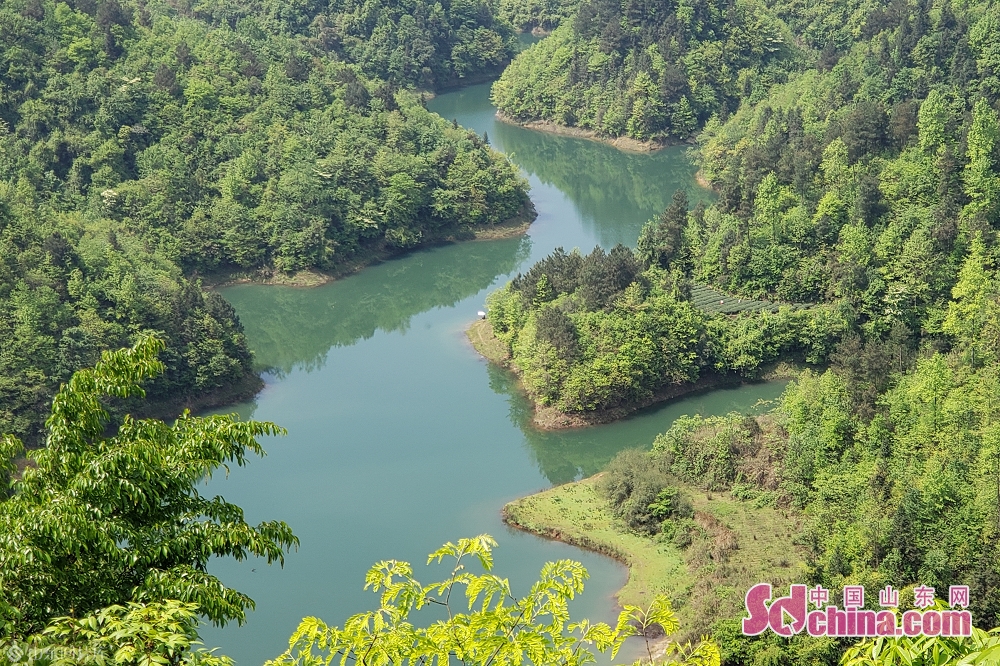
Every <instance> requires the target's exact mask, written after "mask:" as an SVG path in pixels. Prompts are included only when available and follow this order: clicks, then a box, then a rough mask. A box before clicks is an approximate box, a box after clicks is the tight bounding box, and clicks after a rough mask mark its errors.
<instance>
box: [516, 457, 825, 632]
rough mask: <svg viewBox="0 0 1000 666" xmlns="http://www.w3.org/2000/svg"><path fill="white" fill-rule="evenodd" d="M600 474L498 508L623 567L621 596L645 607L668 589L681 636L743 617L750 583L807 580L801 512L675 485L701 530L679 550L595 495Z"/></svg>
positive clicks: (782, 583)
mask: <svg viewBox="0 0 1000 666" xmlns="http://www.w3.org/2000/svg"><path fill="white" fill-rule="evenodd" d="M599 478H600V475H597V476H593V477H590V478H588V479H584V480H582V481H578V482H575V483H567V484H565V485H562V486H557V487H555V488H552V489H550V490H547V491H544V492H541V493H537V494H535V495H530V496H528V497H525V498H522V499H519V500H516V501H514V502H511V503H510V504H508V505H507V506H506V507H504V514H505V516H506V518H507V520H508V522H509V523H511V524H513V525H515V526H517V527H520V528H522V529H525V530H527V531H530V532H534V533H536V534H541V535H543V536H548V537H551V538H554V539H558V540H560V541H564V542H567V543H572V544H574V545H577V546H581V547H584V548H588V549H590V550H594V551H597V552H601V553H604V554H607V555H610V556H612V557H614V558H615V559H617V560H619V561H621V562H623V563H625V564H626V565H628V567H629V578H628V582H627V583H626V585H625V586H624V587H623V588H622V589H621V590H620V591H619V592H618V600H619V602H620V603H622V604H638V605H643V604H647V603H649V601H650V600H651V599H652V597H653V596H654V595H656V594H666V595H667V596H668V597H669V598H670V600H671V602H672V604H673V606H674V608H675V610H677V612H678V615H679V619H680V620H681V627H682V631H683V632H684V635H682V636H681V639H682V640H686V639H687V638H697V637H698V635H700V634H703V633H705V632H707V630H708V627H709V625H710V624H711V623H712V622H713V621H715V620H718V619H722V618H727V617H741V616H742V614H743V598H744V595H745V594H746V591H747V589H749V587H751V586H752V585H754V584H755V583H758V582H762V581H765V582H770V583H772V584H774V585H776V586H779V589H780V588H781V587H783V586H787V585H788V584H789V583H793V582H803V581H804V580H805V575H806V565H805V559H804V552H803V550H802V549H801V548H800V547H798V546H796V545H794V544H793V541H794V540H795V537H796V535H798V534H800V533H801V531H802V524H803V517H802V516H801V515H800V514H797V513H795V512H791V511H788V510H783V509H777V508H773V507H768V506H764V507H761V506H756V505H755V504H754V503H753V502H743V501H740V500H737V499H735V498H733V497H732V496H731V495H730V494H729V493H718V492H712V493H707V492H705V491H702V490H700V489H696V488H694V487H691V486H687V485H684V484H680V483H678V484H677V485H678V486H680V487H681V488H682V489H684V491H686V493H687V494H688V496H689V497H690V499H691V501H692V504H693V505H694V508H695V512H696V514H695V522H696V523H697V524H698V525H699V526H700V528H701V529H700V530H699V534H700V535H699V536H698V537H697V538H696V539H695V541H694V542H693V543H692V544H691V545H690V546H688V547H686V548H683V549H682V548H678V547H677V546H675V545H674V544H673V543H672V542H670V541H664V540H662V539H660V538H657V537H646V536H640V535H638V534H635V533H633V532H630V531H629V530H628V529H627V528H625V526H624V525H623V524H622V523H620V522H619V521H617V520H616V519H615V518H614V517H613V516H612V515H611V511H610V506H609V505H608V503H607V501H606V500H605V499H604V498H603V497H602V496H601V494H600V492H599V489H598V484H599ZM734 538H735V549H733V548H732V543H733V539H734ZM725 543H728V544H730V545H729V546H725V545H723V544H725Z"/></svg>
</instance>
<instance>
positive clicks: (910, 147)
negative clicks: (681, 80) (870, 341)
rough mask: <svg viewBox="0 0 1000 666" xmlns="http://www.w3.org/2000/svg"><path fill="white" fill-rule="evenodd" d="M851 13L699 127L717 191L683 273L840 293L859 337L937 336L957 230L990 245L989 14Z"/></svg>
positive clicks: (947, 9) (914, 9)
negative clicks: (733, 109) (761, 93)
mask: <svg viewBox="0 0 1000 666" xmlns="http://www.w3.org/2000/svg"><path fill="white" fill-rule="evenodd" d="M830 11H831V12H833V10H832V9H831V10H830ZM831 16H833V14H831ZM831 20H832V19H831ZM854 21H855V23H856V24H857V25H858V27H859V28H860V37H859V38H856V39H852V40H851V41H848V42H846V43H845V42H844V41H843V37H842V36H841V34H840V32H839V31H833V32H832V33H831V36H830V37H829V40H830V41H829V42H828V43H829V44H833V45H835V46H836V57H835V58H832V59H827V60H823V59H822V58H820V62H819V63H818V64H817V65H816V67H815V68H813V69H811V70H809V71H806V72H803V73H801V74H798V75H796V76H794V77H792V79H791V80H790V81H789V82H788V83H786V84H783V85H779V86H775V87H774V88H773V89H772V90H771V92H770V93H769V94H768V96H767V97H766V98H765V99H763V100H761V101H760V102H758V103H756V104H747V105H745V106H744V107H742V108H741V109H740V110H739V111H738V112H737V113H736V114H734V116H733V117H732V118H730V119H729V120H728V121H727V122H725V123H715V122H713V123H711V124H710V125H709V126H708V127H707V128H706V131H705V132H704V133H703V135H702V137H701V139H700V142H701V146H700V150H699V151H698V156H699V161H700V165H701V167H702V171H703V173H704V174H705V175H706V177H707V178H708V179H709V180H710V181H711V182H712V184H713V186H714V187H715V188H716V189H717V191H718V192H719V201H718V204H717V206H715V207H713V208H712V209H710V210H709V211H708V212H707V213H706V215H705V216H704V217H702V218H700V219H697V220H695V224H694V225H693V226H692V228H691V229H689V234H688V237H689V240H690V245H691V248H692V252H691V255H692V256H693V257H694V260H693V263H694V274H695V276H696V277H697V278H698V279H699V280H702V281H706V282H710V283H713V284H714V285H716V286H718V287H720V288H723V289H727V290H730V291H732V292H735V293H738V294H742V295H746V296H752V295H756V296H759V297H767V296H770V297H772V298H779V299H784V300H792V301H804V300H810V301H817V300H828V301H831V300H836V301H841V302H843V303H846V304H848V305H849V307H850V308H851V310H852V311H853V312H855V313H856V317H857V320H858V323H859V325H860V326H861V327H862V328H863V329H864V330H865V331H866V333H867V334H868V335H869V337H874V338H879V339H884V337H885V336H886V335H887V334H888V333H889V332H890V331H891V329H892V328H893V326H894V325H896V324H903V325H905V326H906V327H908V328H909V329H910V330H913V331H923V332H924V333H927V334H939V333H940V332H941V326H942V321H943V317H944V312H945V308H946V306H947V303H948V300H949V298H950V296H951V288H952V286H953V285H954V284H955V281H956V279H957V274H958V270H959V267H960V266H961V265H962V261H963V259H964V257H965V256H966V255H967V254H968V252H969V248H970V243H971V242H972V241H973V239H974V238H976V237H981V238H982V240H983V242H984V243H985V244H986V248H987V250H988V252H993V250H992V249H991V248H993V247H994V246H995V238H994V231H993V229H994V226H995V225H996V223H997V221H998V219H1000V217H998V216H1000V209H998V201H997V197H998V194H997V193H998V191H1000V190H997V185H996V183H997V182H998V181H997V179H998V177H1000V175H998V174H1000V172H998V170H997V166H998V164H1000V163H998V157H1000V153H998V133H1000V123H998V114H997V111H996V105H997V100H998V95H1000V87H998V84H997V81H998V79H997V74H996V72H997V71H998V70H997V67H998V61H997V58H996V55H995V51H996V34H997V28H998V26H1000V12H998V10H997V8H996V7H995V6H993V5H989V6H987V5H985V4H981V3H973V4H972V5H970V6H968V7H964V8H960V7H957V6H954V5H952V4H951V3H945V2H942V3H930V2H927V3H923V2H919V3H908V2H902V1H897V2H893V3H891V4H890V5H888V6H887V7H883V8H875V7H874V6H872V7H868V8H866V9H863V10H859V12H858V13H857V14H856V15H855V19H854ZM824 39H825V38H824ZM821 41H822V40H821ZM824 48H825V47H824ZM820 55H822V54H820Z"/></svg>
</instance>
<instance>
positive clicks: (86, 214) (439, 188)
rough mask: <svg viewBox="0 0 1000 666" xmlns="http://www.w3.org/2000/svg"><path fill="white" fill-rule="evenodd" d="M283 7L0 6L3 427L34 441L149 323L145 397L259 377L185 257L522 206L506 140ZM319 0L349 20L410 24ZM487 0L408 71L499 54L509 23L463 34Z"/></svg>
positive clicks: (358, 234)
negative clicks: (55, 412) (150, 358)
mask: <svg viewBox="0 0 1000 666" xmlns="http://www.w3.org/2000/svg"><path fill="white" fill-rule="evenodd" d="M296 7H297V6H296ZM292 9H293V7H292V6H291V5H287V4H284V3H264V4H261V5H260V6H258V5H255V4H252V3H251V4H233V3H221V2H220V3H206V4H202V5H198V6H197V7H192V6H189V5H187V4H183V3H182V4H171V3H165V2H137V3H128V2H120V1H119V0H103V1H101V2H92V1H90V0H79V1H78V2H75V3H73V4H66V3H62V2H51V1H47V0H12V1H11V2H5V3H3V6H2V7H0V72H2V75H3V79H2V84H3V85H2V87H0V199H2V208H0V242H2V243H3V245H4V251H3V254H2V258H0V263H2V266H3V268H2V271H3V272H2V273H0V386H2V389H0V391H2V393H0V398H2V399H0V431H2V432H13V433H16V434H18V435H21V436H24V437H26V438H27V439H28V440H29V442H32V443H33V442H34V436H35V434H36V433H37V432H38V428H39V426H40V423H41V420H42V416H41V414H42V412H41V411H40V410H41V408H42V406H44V405H45V404H46V403H47V402H48V400H49V399H50V398H51V396H52V394H53V391H54V390H55V389H56V388H57V387H58V385H59V383H60V382H63V381H65V380H67V379H68V378H69V375H70V374H71V373H72V371H73V370H75V369H78V368H80V367H83V366H84V365H87V364H90V363H93V362H94V361H95V360H96V358H97V353H98V351H99V350H101V349H107V348H115V347H119V346H122V345H125V344H127V343H128V342H129V341H130V340H131V339H132V338H133V336H134V335H135V334H136V333H138V332H139V331H142V330H147V329H152V330H158V331H161V333H162V335H163V336H164V338H165V340H166V341H167V343H168V347H167V351H166V352H165V356H164V360H165V361H166V363H167V368H168V369H167V372H166V373H165V375H164V376H163V378H161V379H159V380H158V384H157V386H156V387H155V388H154V389H153V392H152V393H151V396H155V397H157V398H164V397H168V396H182V395H183V396H187V397H188V398H190V397H193V396H195V395H198V394H202V395H204V394H206V393H207V392H212V391H218V390H220V389H227V390H232V389H234V388H235V387H239V386H241V385H242V386H243V393H244V394H245V393H246V392H247V391H252V390H254V389H255V388H256V384H255V383H254V382H255V381H256V380H254V378H253V374H252V369H251V365H252V363H251V360H250V355H249V352H248V350H247V348H246V343H245V341H244V339H243V336H242V331H241V327H240V325H239V322H238V321H237V319H236V317H235V314H234V312H233V311H232V309H231V308H229V307H228V305H226V304H225V303H224V302H222V301H221V299H220V298H219V297H217V296H212V295H208V294H206V293H205V292H203V291H202V289H201V287H200V286H199V285H198V284H197V282H196V281H193V277H194V276H196V275H198V274H205V273H222V274H225V273H226V272H228V271H233V270H243V271H254V270H258V269H260V270H265V271H283V272H294V271H297V270H301V269H307V268H315V269H320V270H335V269H336V268H337V267H338V266H341V265H344V264H345V263H347V262H350V261H354V262H355V263H357V262H358V261H364V259H365V257H369V256H377V255H385V254H391V253H393V252H398V251H403V250H405V249H407V248H411V247H414V246H416V245H419V244H420V243H422V242H424V241H426V240H429V239H435V238H441V237H443V236H446V235H449V234H455V233H456V232H459V231H461V230H468V229H475V228H477V227H482V226H489V225H493V224H496V223H499V222H503V221H506V220H508V219H509V218H512V217H513V216H515V215H517V214H518V213H519V211H521V210H522V207H523V206H524V205H525V204H526V201H527V197H526V193H525V190H526V184H525V183H524V182H523V181H522V180H521V178H520V177H519V176H518V174H517V171H516V169H515V168H514V167H513V166H512V165H511V164H510V163H509V162H508V161H507V160H506V158H504V157H503V156H501V155H499V154H498V153H496V152H494V151H492V150H491V149H490V148H489V147H488V146H487V145H486V144H484V143H483V141H481V140H480V138H479V137H478V136H476V135H474V134H472V133H469V132H467V131H466V130H464V129H461V128H458V127H452V126H451V123H448V122H446V121H444V120H442V119H441V118H439V117H437V116H434V115H432V114H430V113H428V112H427V111H426V110H425V109H424V108H423V107H422V106H421V104H420V100H419V97H418V96H415V95H414V94H412V93H410V92H406V91H405V90H403V89H401V88H400V87H399V86H400V85H401V84H415V83H417V82H418V81H417V80H416V79H415V78H413V77H412V76H411V74H413V71H415V70H412V68H411V69H407V70H406V72H403V73H400V72H402V70H400V72H396V71H395V70H393V69H392V67H390V66H389V65H387V64H386V63H384V62H382V61H381V60H379V58H380V57H381V56H378V57H376V55H377V54H376V55H372V54H368V55H365V54H363V53H360V52H357V53H355V52H354V51H352V50H351V49H353V48H354V47H353V46H350V44H351V43H352V42H350V41H349V40H348V41H346V42H345V41H343V40H340V41H338V40H337V39H334V38H333V37H331V36H330V35H332V34H333V33H330V32H329V31H327V32H324V30H327V29H326V28H323V29H321V26H323V25H326V23H324V21H327V19H324V18H323V16H327V14H323V16H321V15H320V11H319V7H315V8H312V9H311V10H309V11H312V12H313V13H312V14H309V12H308V11H306V8H300V9H302V11H301V13H296V12H295V11H292ZM368 9H371V8H370V7H369V8H368ZM326 10H329V11H328V14H329V16H327V18H328V19H329V21H327V22H328V23H330V25H334V24H337V25H342V26H343V25H351V26H355V27H352V28H350V30H354V31H355V32H352V33H350V34H355V36H356V37H357V39H362V38H363V39H365V40H368V37H371V35H370V34H369V33H372V34H374V33H375V32H377V29H378V26H379V25H382V26H383V27H384V26H385V25H390V24H391V25H392V26H394V27H399V26H405V24H406V21H403V20H399V21H396V20H390V19H389V18H386V16H381V15H380V16H381V18H378V17H376V18H372V19H371V20H370V21H369V20H367V19H365V20H364V21H360V22H355V23H352V22H351V21H347V19H346V18H344V17H346V16H347V15H348V14H351V12H352V11H354V10H352V9H351V8H350V7H340V8H337V9H336V11H335V8H333V7H327V8H326ZM376 14H378V12H376ZM335 15H336V16H341V18H342V19H343V20H341V21H340V23H337V22H336V21H334V20H333V18H330V17H333V16H335ZM449 17H450V18H449ZM491 17H492V14H491V12H490V10H489V7H488V6H487V5H469V6H468V7H465V8H464V9H463V8H462V7H460V6H459V5H458V4H455V5H452V6H451V9H450V10H449V13H447V16H446V17H445V18H441V20H442V21H445V23H447V21H448V20H451V19H454V20H455V21H458V23H456V24H455V25H454V26H451V24H448V25H449V26H451V27H447V28H445V27H440V26H439V27H440V30H438V32H440V35H439V36H438V37H437V38H436V39H438V42H436V44H437V46H436V47H435V48H437V49H439V50H438V51H434V50H433V49H432V51H433V52H434V53H437V54H438V55H436V56H433V54H432V56H433V57H431V60H428V61H427V62H428V63H430V64H429V65H428V66H429V67H431V70H432V72H433V75H432V76H431V79H428V80H427V81H425V82H424V83H428V82H430V83H433V82H434V81H436V80H437V79H435V78H434V77H443V78H448V77H451V76H453V75H455V76H458V75H464V74H470V75H471V74H475V73H477V72H479V73H481V72H483V71H486V70H488V69H489V68H490V67H494V66H495V65H496V64H497V63H499V62H502V60H503V58H505V57H506V56H504V55H502V54H503V53H506V51H504V49H506V48H507V46H506V45H507V44H508V42H509V37H510V34H511V32H510V29H509V28H498V29H499V30H500V32H501V33H502V35H501V36H499V37H496V35H494V37H496V39H493V37H490V36H489V35H486V34H485V33H482V32H477V31H486V32H487V33H488V32H490V29H489V28H488V26H486V25H485V24H481V23H479V22H480V21H485V22H486V23H487V24H489V25H493V23H492V21H493V19H492V18H491ZM338 20H339V19H338ZM435 20H437V19H435ZM442 25H443V24H442ZM497 25H498V26H499V25H500V24H499V23H498V24H497ZM358 26H361V27H358ZM472 26H478V27H475V28H473V27H472ZM424 28H426V29H427V30H431V28H430V27H427V26H426V25H425V26H424ZM344 29H345V30H347V28H344ZM435 29H436V28H435ZM329 30H333V28H329ZM359 30H360V31H361V32H358V31H359ZM366 30H367V31H369V32H365V31H366ZM334 32H335V31H334ZM314 33H315V34H314ZM324 34H325V35H327V36H328V37H330V40H331V41H330V42H329V43H328V44H327V43H325V42H324V41H323V39H322V35H324ZM337 34H340V33H337ZM343 34H344V35H347V34H348V33H343ZM490 34H493V33H490ZM498 34H499V33H498ZM345 39H346V37H345ZM393 39H398V40H401V41H400V44H402V46H400V48H404V47H405V49H404V50H409V51H412V50H413V49H415V48H417V47H418V46H419V44H420V43H421V39H423V38H422V37H420V35H418V34H416V33H406V34H404V35H401V36H397V37H394V38H393ZM463 40H465V41H463ZM470 40H471V41H470ZM477 40H478V41H477ZM497 40H499V41H497ZM376 42H377V40H375V41H371V40H368V41H367V42H366V43H368V44H375V43H376ZM494 42H496V44H499V46H496V44H494ZM473 43H476V44H480V45H485V46H483V48H487V47H489V48H491V49H492V48H493V46H489V44H494V46H496V48H497V49H500V51H499V52H496V53H494V52H492V51H491V53H492V55H484V53H485V52H478V51H476V50H475V48H473V46H472V45H473ZM463 44H464V45H465V46H463ZM338 45H339V46H338ZM338 49H341V50H339V51H338ZM345 49H346V50H345ZM440 49H449V50H448V55H447V56H446V57H445V56H441V55H440V53H441V51H440ZM463 49H464V50H463ZM494 51H495V49H494ZM394 52H395V51H394ZM497 53H500V55H497ZM386 57H389V56H386ZM393 57H394V56H393ZM429 57H430V56H429ZM344 58H349V59H351V60H356V61H357V64H352V62H345V61H344ZM435 58H437V60H434V59H435ZM442 58H443V60H442ZM497 58H499V60H497ZM391 59H392V58H390V60H391ZM432 61H433V62H432ZM386 62H388V61H386ZM393 62H395V60H393ZM379 63H382V64H379ZM435 63H437V64H435ZM442 63H445V64H442ZM387 67H388V69H386V68H387ZM406 67H409V65H406ZM484 68H485V69H484ZM404 69H405V68H404ZM421 71H422V70H421ZM366 72H369V73H367V74H366ZM376 74H378V75H385V76H387V77H389V80H383V79H379V78H372V76H374V75H376ZM397 74H398V76H397ZM442 80H443V79H442ZM234 395H235V394H232V393H231V394H230V395H229V396H228V397H233V396H234Z"/></svg>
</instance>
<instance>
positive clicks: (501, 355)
mask: <svg viewBox="0 0 1000 666" xmlns="http://www.w3.org/2000/svg"><path fill="white" fill-rule="evenodd" d="M465 334H466V337H467V338H468V340H469V342H470V343H471V344H472V347H473V349H475V350H476V351H477V352H478V353H479V355H480V356H482V357H483V358H484V359H486V361H487V362H489V363H493V364H494V365H497V366H499V367H501V368H503V369H504V370H507V371H508V372H511V373H513V375H514V376H515V377H516V378H517V386H518V389H519V390H521V391H525V389H524V384H523V383H522V382H521V376H520V374H518V373H517V371H516V370H514V369H513V368H512V367H511V363H510V358H509V357H508V356H507V352H506V350H505V349H504V348H503V345H502V344H501V343H500V341H499V340H497V338H496V337H495V336H494V335H493V329H492V328H491V327H490V324H489V322H488V321H486V320H485V319H478V320H476V321H475V322H473V323H472V324H471V325H470V326H469V327H468V328H467V329H466V331H465ZM798 369H799V368H797V367H796V366H795V365H794V364H792V363H790V362H788V361H778V362H776V363H773V364H771V365H770V366H768V368H767V369H766V370H765V372H763V373H761V376H760V381H770V380H775V379H784V378H788V379H791V378H793V377H794V376H795V375H796V374H797V371H798ZM751 383H753V382H750V381H747V380H746V379H744V378H742V377H740V376H738V375H736V374H732V373H730V374H720V373H715V372H712V373H706V374H705V375H703V376H702V377H699V378H698V379H697V380H695V381H693V382H685V383H683V384H668V385H666V386H663V387H661V388H660V389H659V390H657V391H656V392H655V393H654V394H653V395H652V396H650V397H649V398H647V399H645V400H642V401H639V402H635V403H631V404H628V405H621V406H618V407H611V408H608V409H601V410H597V411H593V412H587V413H584V414H567V413H565V412H561V411H559V410H558V409H556V408H555V407H549V406H543V405H539V404H538V403H537V402H535V401H534V400H532V399H531V397H530V396H529V397H528V399H529V400H531V403H532V408H533V413H532V416H531V424H532V426H534V427H535V428H537V429H538V430H565V429H569V428H588V427H591V426H596V425H602V424H605V423H611V422H613V421H617V420H619V419H622V418H625V417H626V416H630V415H631V414H634V413H635V412H638V411H640V410H643V409H646V408H647V407H652V406H653V405H657V404H659V403H661V402H667V401H669V400H674V399H676V398H681V397H684V396H687V395H690V394H693V393H699V392H702V391H710V390H714V389H718V388H723V387H729V386H739V385H741V384H751Z"/></svg>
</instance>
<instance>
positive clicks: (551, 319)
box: [487, 211, 849, 412]
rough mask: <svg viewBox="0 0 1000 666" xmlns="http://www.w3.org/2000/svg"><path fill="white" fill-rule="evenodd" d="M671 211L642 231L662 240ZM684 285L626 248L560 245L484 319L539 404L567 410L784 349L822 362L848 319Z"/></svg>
mask: <svg viewBox="0 0 1000 666" xmlns="http://www.w3.org/2000/svg"><path fill="white" fill-rule="evenodd" d="M673 216H674V214H673V213H670V212H669V211H668V214H666V215H664V216H663V217H661V219H660V220H659V221H654V222H653V223H652V227H654V228H655V227H657V225H663V226H665V227H666V228H667V229H665V230H664V229H661V230H659V231H656V230H655V229H653V230H652V231H651V230H650V228H647V232H648V233H646V234H644V236H645V237H647V238H648V237H650V236H656V237H664V238H665V237H669V236H670V232H669V229H670V228H672V225H673V224H674V222H673ZM650 243H652V241H650ZM651 247H655V245H651ZM653 254H655V252H653V253H652V254H651V255H650V258H652V259H655V257H653ZM689 288H690V284H689V281H688V280H687V278H686V277H685V276H684V275H683V273H682V272H681V271H680V270H679V269H677V268H672V269H671V270H669V271H668V270H666V269H664V268H662V267H661V266H659V265H658V264H656V263H650V264H644V263H643V262H642V261H640V259H639V258H638V257H636V255H635V253H634V252H633V251H632V250H630V249H629V248H626V247H624V246H621V245H619V246H617V247H615V248H613V249H612V250H611V251H610V252H607V253H605V252H604V251H603V250H602V249H601V248H596V249H595V250H594V251H593V252H592V253H591V254H589V255H586V256H583V255H582V254H580V253H579V252H578V251H573V252H571V253H566V252H565V251H564V250H562V249H561V248H560V249H557V250H556V251H555V252H554V253H553V254H552V255H550V256H548V257H546V258H545V259H542V260H541V261H539V262H538V263H537V264H535V265H534V266H533V267H531V269H529V270H528V272H527V273H525V274H523V275H518V276H517V277H516V278H515V279H514V280H512V281H511V282H510V283H509V284H508V285H507V286H505V287H504V288H503V289H501V290H499V291H497V292H495V293H493V294H491V295H490V297H489V299H488V300H487V304H488V306H489V309H488V314H487V319H488V320H489V322H490V325H491V327H492V330H493V333H494V335H496V336H497V338H498V339H499V340H500V341H501V342H502V343H503V344H504V345H505V347H506V349H507V352H508V354H509V355H510V359H511V362H512V365H513V368H514V370H515V371H517V372H518V374H519V375H520V376H521V379H522V381H523V383H524V385H525V387H526V388H527V390H528V393H529V394H530V395H531V397H532V398H533V399H534V400H535V402H536V403H538V404H541V405H551V406H554V407H556V408H557V409H558V410H560V411H562V412H589V411H594V410H603V409H608V408H613V407H619V406H626V407H627V406H633V405H635V404H639V403H642V402H644V401H647V400H650V399H651V398H653V396H654V395H655V394H656V393H657V391H659V390H661V389H664V388H666V387H669V386H671V385H674V384H683V383H685V382H692V381H695V380H697V379H698V378H699V377H701V376H703V375H704V374H705V373H706V372H708V373H712V372H719V373H727V372H730V371H732V372H737V373H739V374H740V375H742V376H745V377H754V376H756V375H757V374H758V373H759V371H760V368H761V366H762V365H764V364H765V363H768V362H770V361H774V360H775V359H777V358H779V357H780V356H782V355H791V356H795V357H797V358H800V359H802V360H805V361H807V362H809V363H820V362H822V361H824V360H825V359H826V358H827V357H828V356H829V354H830V352H831V351H832V350H833V348H834V346H835V345H836V343H837V341H838V340H839V339H840V337H841V335H843V333H844V332H845V331H846V330H847V329H848V327H849V322H848V321H847V320H846V319H845V317H844V313H843V312H842V311H841V309H840V308H838V307H837V306H817V307H812V308H808V309H795V308H791V307H781V308H778V309H777V311H776V312H767V311H764V312H744V313H741V314H739V315H737V316H735V317H727V316H725V315H721V314H712V313H708V312H705V311H703V310H701V309H699V308H697V307H695V306H694V305H693V304H692V302H691V300H690V298H689V295H688V291H689Z"/></svg>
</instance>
